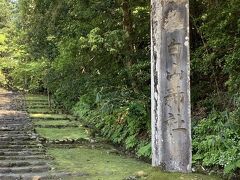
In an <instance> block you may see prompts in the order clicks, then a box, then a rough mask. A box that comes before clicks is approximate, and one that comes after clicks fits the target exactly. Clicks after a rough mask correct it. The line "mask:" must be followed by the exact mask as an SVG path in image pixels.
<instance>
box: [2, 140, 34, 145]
mask: <svg viewBox="0 0 240 180" xmlns="http://www.w3.org/2000/svg"><path fill="white" fill-rule="evenodd" d="M37 144H38V143H37V142H36V141H32V140H29V141H22V140H11V141H0V145H37Z"/></svg>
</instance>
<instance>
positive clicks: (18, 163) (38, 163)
mask: <svg viewBox="0 0 240 180" xmlns="http://www.w3.org/2000/svg"><path fill="white" fill-rule="evenodd" d="M47 164H48V162H47V161H44V160H41V161H39V160H38V161H34V160H28V161H27V160H24V161H23V160H22V161H12V160H5V161H1V162H0V167H24V166H43V165H47Z"/></svg>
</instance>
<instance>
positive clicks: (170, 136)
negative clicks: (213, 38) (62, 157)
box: [151, 0, 192, 172]
mask: <svg viewBox="0 0 240 180" xmlns="http://www.w3.org/2000/svg"><path fill="white" fill-rule="evenodd" d="M188 5H189V3H188V0H152V17H151V19H152V22H151V34H152V53H151V54H152V55H151V56H152V57H151V59H152V60H151V64H152V92H151V94H152V164H153V166H160V167H161V168H162V169H164V170H167V171H178V172H190V171H191V159H192V155H191V118H190V116H191V115H190V78H189V77H190V59H189V7H188Z"/></svg>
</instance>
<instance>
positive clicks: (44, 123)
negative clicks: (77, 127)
mask: <svg viewBox="0 0 240 180" xmlns="http://www.w3.org/2000/svg"><path fill="white" fill-rule="evenodd" d="M34 124H35V125H42V126H49V125H51V126H56V125H62V126H65V125H74V124H76V123H75V122H71V121H69V120H48V121H41V120H40V121H35V122H34Z"/></svg>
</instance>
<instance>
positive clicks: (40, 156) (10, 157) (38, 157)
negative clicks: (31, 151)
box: [0, 155, 50, 161]
mask: <svg viewBox="0 0 240 180" xmlns="http://www.w3.org/2000/svg"><path fill="white" fill-rule="evenodd" d="M42 159H45V160H47V159H50V157H49V156H46V155H30V156H0V161H1V160H42Z"/></svg>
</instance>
